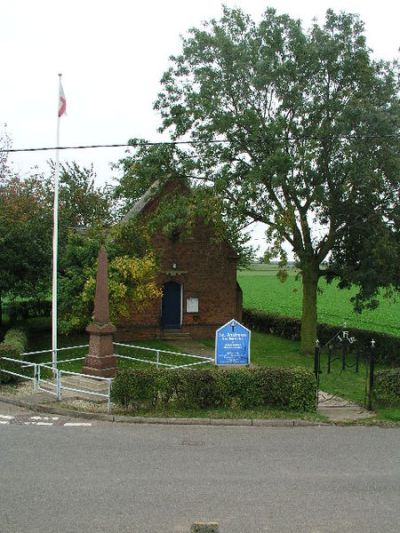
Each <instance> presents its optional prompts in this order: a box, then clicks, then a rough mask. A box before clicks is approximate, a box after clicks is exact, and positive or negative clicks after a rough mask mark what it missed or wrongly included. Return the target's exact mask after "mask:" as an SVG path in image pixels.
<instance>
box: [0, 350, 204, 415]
mask: <svg viewBox="0 0 400 533" xmlns="http://www.w3.org/2000/svg"><path fill="white" fill-rule="evenodd" d="M88 346H89V345H88V344H80V345H78V346H67V347H65V348H57V352H61V351H67V350H75V349H78V348H88ZM114 346H121V347H124V348H131V349H134V350H142V351H144V352H147V353H150V354H151V355H152V356H153V357H154V359H144V358H142V357H132V356H129V355H122V354H115V356H116V357H117V358H118V359H124V360H129V361H137V362H141V363H146V364H150V365H156V367H157V368H158V367H160V366H162V367H166V368H171V369H177V368H188V367H193V366H198V365H204V364H208V363H212V362H213V358H211V357H205V356H202V355H194V354H188V353H181V352H174V351H170V350H162V349H159V348H148V347H146V346H137V345H134V344H124V343H120V342H115V343H114ZM44 353H52V350H51V349H49V350H39V351H35V352H24V353H23V354H21V356H23V357H26V356H32V355H39V354H44ZM161 354H166V355H167V356H174V357H184V358H189V359H196V360H197V361H196V362H193V363H186V364H174V363H171V362H169V363H166V362H161V360H160V359H161ZM2 359H3V360H4V361H10V362H12V363H17V364H20V365H21V369H22V368H33V376H32V377H31V376H27V375H26V374H22V373H21V374H20V373H18V372H14V371H11V370H5V369H2V368H0V371H1V372H4V373H6V374H10V375H12V376H16V377H19V378H22V379H28V380H31V381H32V384H33V390H34V391H42V392H47V393H49V394H52V395H53V396H55V397H56V398H57V400H61V399H62V395H63V391H70V392H76V393H79V394H86V395H89V396H97V397H100V398H105V399H106V400H107V408H108V411H110V410H111V387H112V381H113V378H104V377H101V376H92V375H88V374H81V373H79V372H72V371H69V370H63V369H61V368H58V365H61V364H67V363H72V362H74V361H82V360H83V359H85V357H74V358H72V359H62V360H60V361H57V368H55V367H54V364H53V362H52V361H49V362H45V363H32V362H30V361H26V360H20V359H12V358H10V357H3V358H2ZM44 370H48V371H50V372H51V373H52V378H51V379H48V378H47V377H45V376H44V373H45V372H44ZM63 376H64V377H67V376H75V377H77V378H79V379H80V380H85V379H87V380H96V381H98V382H104V383H105V384H106V387H105V389H106V390H105V391H104V390H103V391H99V390H93V388H92V389H89V388H87V389H86V388H81V387H78V386H72V385H69V384H68V383H66V382H65V380H64V382H63Z"/></svg>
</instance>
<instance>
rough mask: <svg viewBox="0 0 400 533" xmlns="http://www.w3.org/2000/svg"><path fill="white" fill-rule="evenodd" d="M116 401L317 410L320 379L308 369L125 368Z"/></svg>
mask: <svg viewBox="0 0 400 533" xmlns="http://www.w3.org/2000/svg"><path fill="white" fill-rule="evenodd" d="M112 400H113V401H114V402H115V403H118V404H120V405H123V406H125V407H128V406H132V407H134V408H150V407H153V408H154V407H161V406H163V407H165V406H167V405H171V404H173V405H175V406H177V407H181V408H200V409H208V408H218V407H226V408H242V409H248V408H252V407H257V406H274V407H281V408H287V409H292V410H296V411H314V410H315V408H316V403H315V402H316V382H315V378H314V375H313V373H312V372H310V371H309V370H307V369H304V368H232V369H220V368H210V369H205V368H202V369H196V370H195V369H157V368H146V369H132V368H130V369H122V370H120V371H119V372H118V374H117V376H116V377H115V379H114V381H113V386H112Z"/></svg>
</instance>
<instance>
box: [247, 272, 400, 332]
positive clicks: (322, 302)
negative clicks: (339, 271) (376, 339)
mask: <svg viewBox="0 0 400 533" xmlns="http://www.w3.org/2000/svg"><path fill="white" fill-rule="evenodd" d="M263 267H264V268H263ZM276 273H277V269H276V267H275V268H274V267H270V266H269V265H255V268H254V269H253V268H252V269H251V270H242V271H240V272H238V282H239V284H240V286H241V288H242V290H243V307H245V308H248V309H259V310H262V311H266V312H268V313H276V314H279V315H284V316H290V317H297V318H300V316H301V305H302V285H301V278H298V277H297V275H296V272H295V271H294V270H291V271H289V277H288V278H287V280H286V281H285V282H284V283H282V282H281V281H280V280H279V279H278V278H277V276H276ZM319 288H320V294H319V295H318V321H319V322H321V323H326V324H333V325H337V326H343V325H344V323H346V325H347V326H348V327H355V328H360V329H368V330H372V331H381V332H385V333H389V334H391V335H397V336H400V298H397V301H395V300H393V299H386V298H383V297H382V298H381V299H380V302H381V303H380V305H379V307H378V308H377V309H374V310H366V311H364V312H363V313H361V314H357V313H355V312H354V310H353V307H352V304H351V302H350V298H351V297H352V296H353V295H354V294H355V290H340V289H338V288H337V285H336V283H332V284H327V283H326V282H325V280H323V279H322V280H320V285H319Z"/></svg>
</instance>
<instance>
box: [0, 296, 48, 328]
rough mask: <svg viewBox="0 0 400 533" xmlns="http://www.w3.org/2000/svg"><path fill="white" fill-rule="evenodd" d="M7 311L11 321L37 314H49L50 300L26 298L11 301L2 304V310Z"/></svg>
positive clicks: (36, 315)
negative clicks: (21, 300) (22, 300)
mask: <svg viewBox="0 0 400 533" xmlns="http://www.w3.org/2000/svg"><path fill="white" fill-rule="evenodd" d="M5 311H6V312H7V314H8V319H9V321H10V322H11V323H15V322H17V320H26V319H28V318H34V317H38V316H50V314H51V302H49V301H48V300H27V301H24V302H12V303H10V304H9V305H8V306H4V310H3V312H5Z"/></svg>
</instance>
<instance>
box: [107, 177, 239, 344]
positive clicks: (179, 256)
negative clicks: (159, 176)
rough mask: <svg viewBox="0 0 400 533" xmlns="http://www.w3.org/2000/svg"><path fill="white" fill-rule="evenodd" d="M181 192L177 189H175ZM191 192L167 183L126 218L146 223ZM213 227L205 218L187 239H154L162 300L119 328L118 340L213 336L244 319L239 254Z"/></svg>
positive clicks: (156, 236)
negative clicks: (172, 199) (174, 195)
mask: <svg viewBox="0 0 400 533" xmlns="http://www.w3.org/2000/svg"><path fill="white" fill-rule="evenodd" d="M177 188H178V190H177ZM173 192H175V193H177V192H178V193H179V194H180V193H182V194H190V189H189V187H188V186H186V185H185V186H182V185H180V184H177V182H176V181H167V183H166V184H165V185H164V187H162V188H161V190H160V188H159V187H154V186H153V187H150V189H149V190H148V191H147V192H146V193H145V194H144V195H143V197H142V198H140V199H139V200H138V201H137V202H136V204H135V205H134V206H133V208H132V209H131V210H130V211H129V213H128V215H127V218H131V217H134V216H135V217H140V220H141V221H143V223H146V220H148V219H149V218H150V217H151V215H152V213H154V212H155V211H156V210H157V208H158V207H159V205H160V203H161V202H163V201H169V198H168V196H169V195H170V194H171V193H173ZM212 237H213V228H212V227H211V226H210V225H209V224H207V223H206V222H204V221H203V220H202V219H201V218H199V219H197V220H196V224H194V225H193V230H192V231H191V232H190V234H189V235H187V236H181V237H180V238H178V239H177V238H174V236H173V235H172V236H169V235H166V234H164V233H163V232H161V231H159V232H157V233H155V234H153V235H152V237H151V241H152V245H153V248H154V251H155V253H156V256H157V258H158V262H159V267H160V270H159V274H158V276H157V284H158V286H159V287H160V288H161V289H162V297H161V298H160V299H158V300H153V301H152V302H151V304H149V306H148V307H147V308H146V309H145V310H144V311H140V312H135V310H134V309H133V310H132V316H131V317H130V318H129V319H127V320H124V321H123V322H121V323H119V324H118V333H117V338H118V339H119V340H125V341H131V340H136V339H156V338H165V337H168V336H169V335H171V334H186V335H190V336H191V337H193V338H212V337H214V335H215V332H216V330H217V329H218V328H219V327H220V326H221V325H223V324H225V323H226V322H228V321H229V320H231V319H232V318H235V319H236V320H239V321H240V320H241V314H242V291H241V288H240V286H239V285H238V283H237V281H236V268H237V261H238V256H237V254H236V253H235V251H234V250H233V248H232V247H231V246H230V245H229V243H228V242H216V241H215V239H213V238H212Z"/></svg>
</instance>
